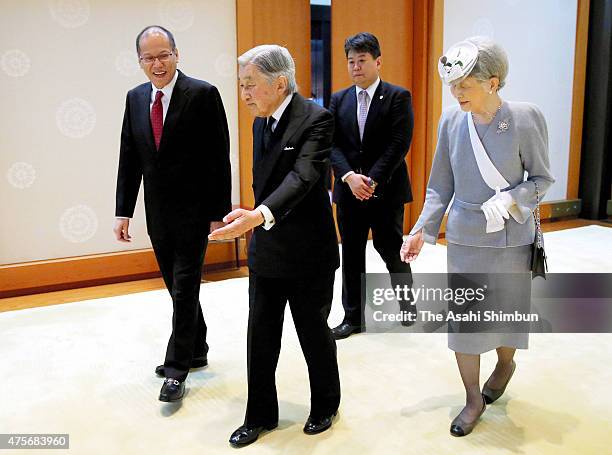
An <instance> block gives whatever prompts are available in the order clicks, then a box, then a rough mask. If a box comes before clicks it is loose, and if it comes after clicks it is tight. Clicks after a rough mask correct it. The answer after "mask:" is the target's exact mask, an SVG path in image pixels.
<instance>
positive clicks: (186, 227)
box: [114, 25, 231, 402]
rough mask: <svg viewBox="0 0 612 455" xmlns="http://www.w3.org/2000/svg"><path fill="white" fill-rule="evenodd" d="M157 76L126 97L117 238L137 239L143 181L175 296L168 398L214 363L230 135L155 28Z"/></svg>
mask: <svg viewBox="0 0 612 455" xmlns="http://www.w3.org/2000/svg"><path fill="white" fill-rule="evenodd" d="M136 51H137V53H138V59H139V62H140V67H141V68H142V70H143V71H144V73H145V74H146V76H147V77H148V79H149V81H150V82H147V83H145V84H142V85H139V86H138V87H136V88H134V89H132V90H130V91H129V92H128V94H127V99H126V104H125V114H124V117H123V128H122V131H121V150H120V156H119V171H118V175H117V193H116V211H115V215H116V217H117V218H116V221H115V227H114V233H115V236H116V238H117V240H119V241H121V242H129V241H130V239H131V237H130V234H129V226H130V218H131V217H132V216H133V214H134V207H135V205H136V198H137V196H138V191H139V188H140V182H141V180H144V198H145V212H146V219H147V231H148V233H149V236H150V238H151V243H152V245H153V250H154V251H155V256H156V258H157V262H158V264H159V268H160V271H161V273H162V276H163V279H164V282H165V284H166V287H167V288H168V292H169V293H170V296H171V297H172V305H173V315H172V334H171V335H170V339H169V341H168V347H167V350H166V357H165V360H164V364H163V365H159V366H158V367H157V368H156V369H155V373H156V374H157V375H158V376H161V377H165V380H164V383H163V385H162V389H161V392H160V395H159V399H160V401H165V402H169V401H178V400H180V399H182V398H183V395H184V393H185V379H186V378H187V374H188V372H189V369H190V368H196V367H203V366H206V365H207V364H208V358H207V353H208V344H207V343H206V323H205V322H204V317H203V315H202V308H201V306H200V301H199V291H200V280H201V274H202V263H203V260H204V255H205V253H206V246H207V243H208V237H207V235H208V233H209V232H210V230H211V229H214V228H217V227H219V226H221V225H222V223H221V222H219V221H216V220H220V219H221V218H222V217H223V215H224V214H226V213H227V212H228V211H229V210H231V173H230V161H229V132H228V127H227V120H226V117H225V110H224V108H223V103H222V102H221V97H220V95H219V92H218V90H217V89H216V87H214V86H212V85H210V84H209V83H207V82H204V81H200V80H197V79H192V78H190V77H188V76H186V75H185V74H183V73H182V72H181V71H179V70H178V69H177V64H178V61H179V52H178V49H177V48H176V44H175V41H174V36H173V35H172V33H171V32H170V31H168V30H166V29H165V28H163V27H160V26H156V25H153V26H149V27H146V28H145V29H144V30H143V31H142V32H140V33H139V34H138V36H137V38H136Z"/></svg>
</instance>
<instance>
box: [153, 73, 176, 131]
mask: <svg viewBox="0 0 612 455" xmlns="http://www.w3.org/2000/svg"><path fill="white" fill-rule="evenodd" d="M177 78H178V70H174V77H173V78H172V80H171V81H170V82H168V85H166V86H165V87H162V88H157V87H155V86H154V85H153V84H152V83H151V101H150V102H149V112H151V109H153V102H154V101H155V95H156V94H157V92H158V91H160V90H161V91H162V92H163V94H164V96H162V99H161V103H162V108H163V111H164V122H165V121H166V114H167V113H168V107H169V106H170V99H171V98H172V92H173V91H174V86H175V85H176V79H177Z"/></svg>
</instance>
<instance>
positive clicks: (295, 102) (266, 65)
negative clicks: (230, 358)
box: [210, 45, 340, 447]
mask: <svg viewBox="0 0 612 455" xmlns="http://www.w3.org/2000/svg"><path fill="white" fill-rule="evenodd" d="M238 63H239V66H240V73H239V75H240V88H241V97H242V100H243V101H244V102H245V103H246V105H247V106H248V107H249V109H250V110H251V112H253V114H255V116H256V117H257V118H256V119H255V122H254V123H253V191H254V193H255V206H256V208H255V209H254V210H243V209H238V210H235V211H233V212H232V213H230V214H229V215H228V216H226V217H225V218H224V220H223V221H225V222H227V223H230V224H228V225H227V226H225V227H223V228H220V229H218V230H217V231H214V232H213V233H212V234H211V235H210V238H211V239H227V238H233V237H236V236H238V235H241V234H242V233H243V232H246V231H247V230H249V229H253V228H254V229H255V232H254V234H253V237H252V239H251V243H250V245H249V324H248V335H247V351H248V360H247V365H248V388H249V391H248V403H247V410H246V417H245V421H244V424H243V425H242V426H240V427H239V428H238V429H237V430H236V431H235V432H234V433H233V434H232V435H231V437H230V444H232V445H233V446H237V447H240V446H244V445H247V444H250V443H251V442H253V441H255V440H256V439H257V437H258V436H259V434H260V433H261V432H262V431H264V430H271V429H274V428H276V426H277V425H278V401H277V396H276V385H275V378H274V376H275V371H276V364H277V362H278V356H279V353H280V348H281V335H282V330H283V315H284V310H285V305H286V302H287V301H289V308H290V309H291V314H292V316H293V321H294V323H295V328H296V331H297V334H298V338H299V340H300V345H301V347H302V351H303V353H304V357H305V358H306V363H307V364H308V375H309V378H310V391H311V397H310V400H311V407H310V416H309V417H308V420H307V421H306V425H305V426H304V432H305V433H306V434H317V433H320V432H322V431H325V430H327V429H328V428H330V426H331V425H332V420H333V417H334V416H335V415H336V412H337V410H338V406H339V403H340V380H339V377H338V363H337V360H336V344H335V341H334V339H333V338H332V336H331V333H330V330H329V327H328V326H327V317H328V316H329V312H330V310H331V303H332V297H333V285H334V273H335V270H336V269H337V268H338V265H339V257H338V244H337V238H336V231H335V228H334V221H333V217H332V209H331V203H330V201H329V196H328V193H327V189H326V187H325V175H326V173H327V171H328V169H329V160H328V159H329V154H330V152H331V141H332V134H333V119H332V116H331V114H330V113H329V112H328V111H326V110H325V109H323V108H321V107H320V106H318V105H316V104H315V103H313V102H312V101H307V100H305V99H304V98H303V97H302V96H300V95H299V94H298V93H297V86H296V82H295V65H294V62H293V58H292V57H291V55H290V54H289V51H287V49H285V48H284V47H280V46H276V45H264V46H258V47H255V48H253V49H251V50H250V51H247V52H246V53H245V54H243V55H242V56H241V57H240V58H239V59H238ZM262 225H263V226H262Z"/></svg>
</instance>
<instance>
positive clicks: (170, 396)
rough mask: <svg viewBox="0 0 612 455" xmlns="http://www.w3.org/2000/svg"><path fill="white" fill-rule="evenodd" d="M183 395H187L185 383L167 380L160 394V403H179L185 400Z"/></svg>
mask: <svg viewBox="0 0 612 455" xmlns="http://www.w3.org/2000/svg"><path fill="white" fill-rule="evenodd" d="M183 395H185V381H177V380H176V379H172V378H166V379H165V380H164V385H162V388H161V391H160V392H159V401H164V402H167V403H170V402H173V401H179V400H182V399H183Z"/></svg>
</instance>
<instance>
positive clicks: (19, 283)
mask: <svg viewBox="0 0 612 455" xmlns="http://www.w3.org/2000/svg"><path fill="white" fill-rule="evenodd" d="M239 259H240V261H241V262H242V263H244V262H245V261H246V243H245V241H244V239H241V240H240V246H239ZM231 267H235V243H234V242H233V241H232V242H211V243H209V245H208V248H207V249H206V258H205V259H204V270H205V271H206V272H209V271H213V270H219V269H223V268H231ZM159 276H161V274H160V272H159V267H158V266H157V261H156V260H155V254H154V253H153V250H152V249H150V248H149V249H143V250H134V251H122V252H117V253H105V254H94V255H90V256H79V257H74V258H62V259H51V260H48V261H36V262H25V263H21V264H8V265H3V266H0V299H1V298H5V297H11V296H16V295H27V294H34V293H40V292H50V291H56V290H61V289H73V288H78V287H85V286H97V285H101V284H108V283H118V282H123V281H131V280H142V279H146V278H155V277H159Z"/></svg>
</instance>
